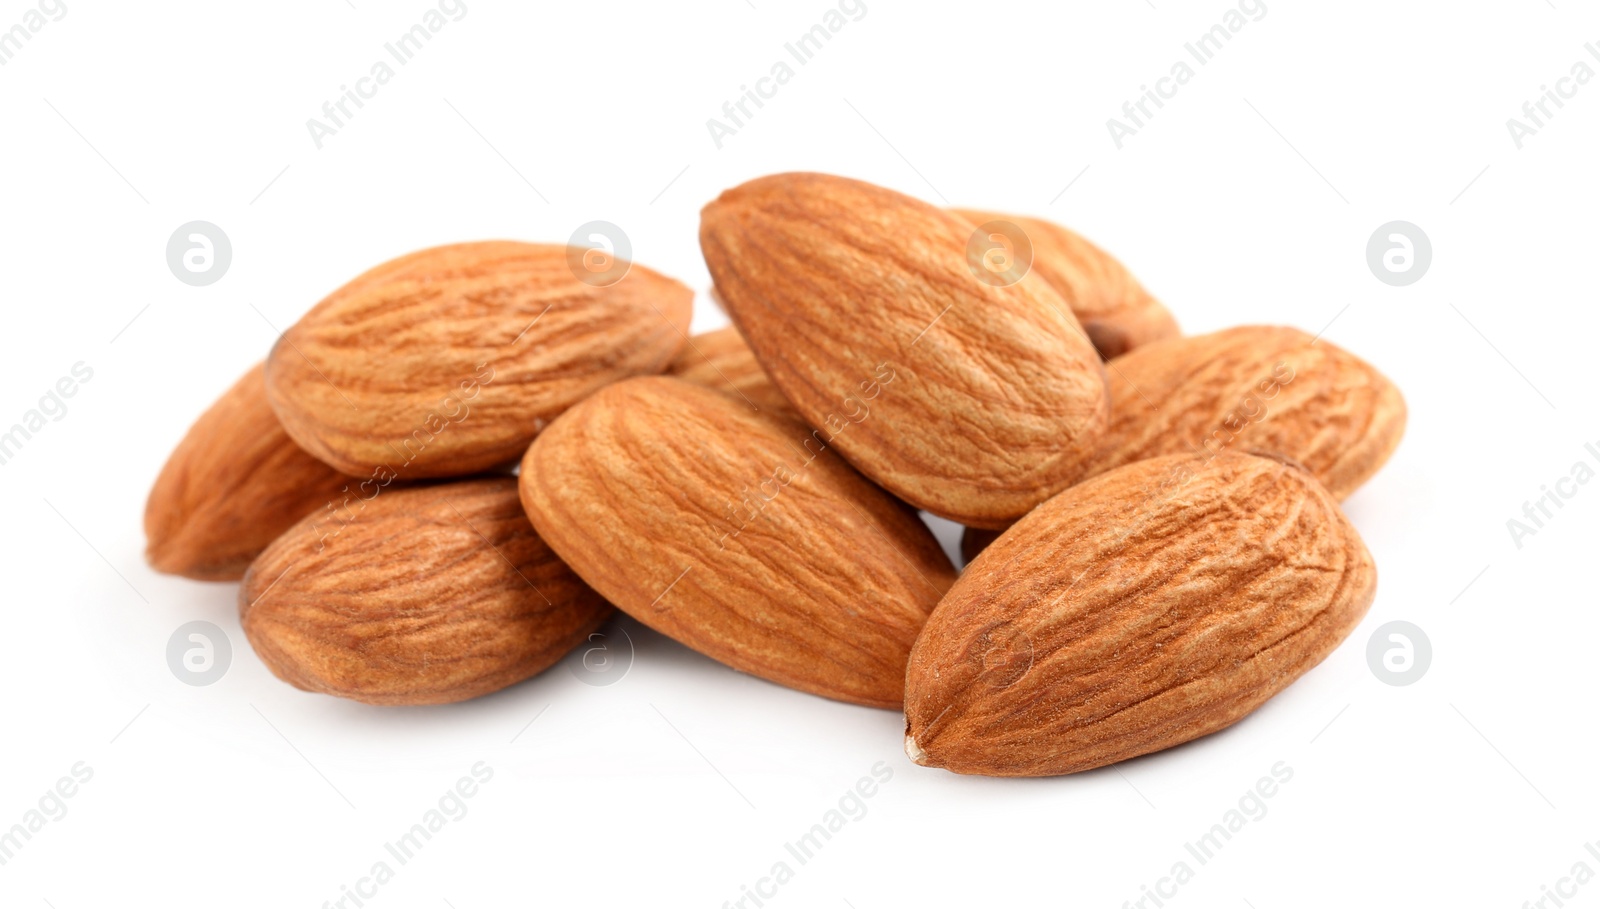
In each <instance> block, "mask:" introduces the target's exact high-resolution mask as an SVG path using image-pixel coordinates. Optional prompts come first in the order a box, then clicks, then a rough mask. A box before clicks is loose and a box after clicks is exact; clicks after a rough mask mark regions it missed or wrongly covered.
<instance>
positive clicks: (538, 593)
mask: <svg viewBox="0 0 1600 909" xmlns="http://www.w3.org/2000/svg"><path fill="white" fill-rule="evenodd" d="M610 613H611V606H610V605H609V604H608V603H606V602H605V601H604V600H602V599H601V598H600V596H599V594H597V593H595V592H594V591H593V590H591V589H590V588H589V587H588V586H587V585H585V584H584V583H583V581H581V580H579V579H578V577H577V575H575V574H573V573H572V571H571V570H570V569H568V568H567V566H566V565H564V564H562V562H561V560H560V559H558V558H556V556H555V554H554V553H552V552H551V551H550V547H548V546H546V545H545V544H544V542H543V541H542V540H540V539H539V537H538V535H537V534H535V533H534V530H533V527H532V526H531V525H530V524H529V523H528V518H527V516H526V515H525V514H524V513H523V510H522V505H521V503H520V502H519V501H518V498H517V481H516V479H515V478H513V477H497V478H491V479H481V480H464V481H460V482H455V483H448V484H443V485H431V486H421V487H413V488H410V489H399V490H395V491H393V492H385V493H382V494H381V495H379V496H377V497H376V498H374V499H373V500H372V501H370V502H368V503H367V504H366V507H365V508H362V509H361V510H360V511H356V512H354V513H353V514H351V515H350V516H348V519H347V520H346V521H345V522H344V523H340V522H339V521H322V520H318V519H317V518H308V519H307V520H305V521H303V522H301V523H300V524H298V525H296V526H295V527H294V528H293V529H291V530H290V531H289V532H288V533H286V534H284V535H283V537H281V538H280V539H279V540H278V541H277V542H275V543H273V544H272V545H271V546H269V547H268V548H267V550H266V551H265V552H263V553H262V554H261V557H260V558H259V559H257V560H256V562H255V564H254V565H252V566H250V571H249V573H248V574H247V575H245V579H244V586H243V587H242V588H241V589H240V591H239V619H240V624H242V625H243V626H244V632H245V635H246V636H247V637H248V638H249V639H250V644H251V646H253V647H254V648H255V651H256V653H257V655H259V656H260V657H261V660H262V662H264V663H266V664H267V667H268V668H269V669H271V670H272V672H273V673H274V674H275V675H277V676H278V677H279V678H281V679H283V680H284V681H286V682H288V683H290V684H291V685H294V686H295V687H297V688H303V689H305V690H307V691H320V692H323V693H325V694H333V695H338V696H339V697H345V698H351V699H353V700H357V701H364V702H366V703H368V704H443V703H449V702H452V701H462V700H466V699H468V698H474V697H477V696H479V695H483V694H488V693H489V692H491V691H497V690H499V689H501V688H504V687H506V686H508V685H512V684H515V683H516V682H520V681H522V680H523V679H526V678H528V677H529V676H532V675H534V674H536V673H538V672H541V671H543V670H544V669H546V668H547V667H549V666H550V665H552V664H553V663H555V662H556V661H558V660H560V659H561V657H562V656H564V655H565V654H566V653H567V652H568V651H570V650H572V648H574V647H576V646H577V645H578V644H579V643H581V642H583V641H584V640H585V639H586V637H587V636H588V635H589V633H590V632H592V631H594V630H595V629H596V628H598V627H599V626H600V623H601V622H603V621H604V620H605V618H606V617H607V616H608V615H610Z"/></svg>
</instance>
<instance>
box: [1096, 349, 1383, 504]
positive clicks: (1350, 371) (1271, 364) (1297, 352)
mask: <svg viewBox="0 0 1600 909" xmlns="http://www.w3.org/2000/svg"><path fill="white" fill-rule="evenodd" d="M1111 410H1112V417H1111V428H1110V429H1109V430H1108V431H1107V432H1106V434H1105V436H1104V437H1103V438H1102V440H1101V449H1100V451H1099V452H1098V453H1097V454H1096V455H1095V458H1094V460H1093V463H1092V465H1091V467H1090V472H1091V473H1099V472H1101V471H1104V470H1108V469H1110V468H1113V467H1118V466H1120V465H1123V464H1127V463H1130V462H1133V461H1138V460H1142V459H1144V458H1151V457H1155V456H1157V455H1165V454H1179V453H1188V452H1207V453H1210V452H1216V451H1221V450H1225V449H1233V450H1236V451H1250V450H1263V451H1273V452H1277V453H1279V454H1282V455H1284V456H1285V457H1288V458H1291V459H1293V460H1295V461H1298V462H1300V463H1301V464H1303V465H1305V467H1306V468H1307V469H1309V470H1310V471H1311V472H1312V473H1314V474H1316V475H1317V479H1319V480H1321V481H1322V483H1323V485H1324V486H1326V487H1328V490H1329V491H1330V492H1332V493H1333V494H1334V496H1335V497H1337V498H1339V499H1341V500H1342V499H1344V498H1345V497H1347V496H1349V495H1350V494H1351V493H1352V492H1354V491H1355V490H1356V487H1358V486H1360V485H1361V484H1362V483H1364V482H1366V481H1367V479H1368V478H1370V477H1371V476H1372V475H1373V474H1375V473H1377V472H1378V468H1380V467H1382V466H1383V463H1384V462H1385V461H1387V460H1388V459H1389V455H1390V454H1392V453H1393V452H1394V449H1395V446H1397V445H1399V444H1400V436H1401V435H1402V434H1403V433H1404V432H1405V425H1406V405H1405V400H1404V399H1403V398H1401V396H1400V391H1399V389H1397V388H1396V387H1395V386H1394V383H1392V382H1390V381H1389V380H1388V379H1387V378H1385V377H1384V376H1383V374H1382V373H1380V372H1378V371H1377V370H1376V369H1374V368H1373V367H1372V366H1370V365H1369V364H1367V363H1366V362H1365V361H1363V360H1361V359H1359V358H1357V357H1356V356H1354V355H1353V354H1350V353H1347V352H1346V351H1344V350H1341V349H1339V348H1338V347H1335V346H1334V345H1332V344H1330V343H1329V342H1327V341H1323V340H1318V339H1315V338H1313V337H1312V336H1311V335H1308V334H1306V333H1305V332H1303V331H1299V330H1298V329H1294V328H1278V327H1271V326H1244V327H1241V328H1231V329H1228V330H1226V331H1219V332H1216V333H1214V334H1209V335H1197V336H1194V337H1188V338H1172V339H1169V340H1166V341H1160V342H1157V343H1154V344H1150V345H1147V346H1145V347H1141V348H1139V349H1138V350H1136V351H1134V352H1133V353H1130V354H1128V355H1127V356H1124V357H1120V358H1118V359H1117V361H1116V362H1115V363H1114V364H1112V369H1111Z"/></svg>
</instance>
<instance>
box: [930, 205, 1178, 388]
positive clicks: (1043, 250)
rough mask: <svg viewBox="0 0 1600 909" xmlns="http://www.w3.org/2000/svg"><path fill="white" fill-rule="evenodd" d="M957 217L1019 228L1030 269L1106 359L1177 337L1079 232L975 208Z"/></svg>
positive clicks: (1129, 278) (1146, 295)
mask: <svg viewBox="0 0 1600 909" xmlns="http://www.w3.org/2000/svg"><path fill="white" fill-rule="evenodd" d="M955 213H956V214H958V215H960V216H961V217H962V218H965V219H966V220H967V221H970V222H971V223H972V224H973V225H975V226H981V225H984V224H987V223H990V222H994V221H1003V222H1009V223H1011V224H1015V225H1016V226H1017V227H1020V228H1021V229H1022V231H1023V233H1025V234H1026V235H1027V237H1028V241H1029V243H1030V244H1031V245H1032V247H1033V268H1034V269H1036V270H1037V271H1038V272H1039V276H1040V277H1042V278H1044V279H1045V281H1047V282H1048V283H1049V284H1050V286H1051V287H1053V288H1055V291H1056V293H1058V294H1060V295H1061V296H1062V298H1063V299H1065V300H1066V301H1067V304H1068V305H1070V306H1071V307H1072V312H1073V315H1076V316H1077V317H1078V321H1079V322H1081V323H1083V330H1084V331H1086V332H1088V334H1089V338H1090V340H1092V341H1094V346H1095V349H1096V350H1098V351H1100V356H1102V357H1104V358H1105V359H1107V360H1109V359H1111V358H1112V357H1120V356H1122V355H1123V354H1125V353H1127V352H1128V351H1130V350H1133V349H1134V348H1136V347H1141V346H1143V345H1145V344H1148V343H1150V342H1151V341H1159V340H1160V339H1162V338H1170V337H1174V336H1176V335H1177V334H1178V321H1177V320H1176V319H1174V318H1173V317H1172V313H1171V312H1169V311H1168V310H1167V308H1166V307H1165V306H1162V305H1161V303H1160V302H1159V301H1158V300H1156V298H1155V297H1152V296H1151V295H1150V292H1149V291H1147V290H1145V289H1144V286H1143V285H1141V284H1140V283H1139V281H1138V279H1136V278H1135V277H1134V276H1133V273H1132V272H1130V271H1128V269H1127V267H1126V266H1124V265H1123V264H1122V263H1121V262H1119V261H1117V260H1116V259H1115V258H1113V257H1112V256H1111V254H1110V253H1108V252H1106V251H1105V250H1103V249H1101V248H1100V247H1098V246H1096V245H1094V244H1093V243H1090V242H1089V241H1088V240H1086V239H1084V238H1083V237H1082V236H1080V235H1079V234H1077V233H1075V232H1073V231H1071V230H1068V229H1067V228H1065V227H1062V226H1061V225H1059V224H1054V223H1052V222H1050V221H1046V220H1044V219H1042V218H1027V217H1023V216H1020V215H1003V214H999V213H996V212H987V211H976V210H974V209H956V210H955Z"/></svg>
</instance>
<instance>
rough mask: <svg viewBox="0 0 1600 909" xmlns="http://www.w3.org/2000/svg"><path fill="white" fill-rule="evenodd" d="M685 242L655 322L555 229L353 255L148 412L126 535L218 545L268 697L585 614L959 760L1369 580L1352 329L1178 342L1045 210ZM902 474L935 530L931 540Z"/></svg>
mask: <svg viewBox="0 0 1600 909" xmlns="http://www.w3.org/2000/svg"><path fill="white" fill-rule="evenodd" d="M700 243H701V247H702V249H703V251H704V253H705V257H706V262H707V264H708V265H709V266H710V270H711V274H712V276H713V278H714V279H715V285H716V286H715V295H716V298H717V299H718V301H719V302H720V303H721V304H722V306H723V307H724V308H725V310H726V312H727V314H728V316H729V317H730V318H731V319H732V322H733V326H734V327H731V328H727V329H723V330H721V331H715V332H711V333H709V334H705V335H699V336H696V337H689V336H688V334H687V329H688V325H689V316H690V310H691V304H692V299H693V294H692V292H691V291H690V290H689V288H687V287H685V286H684V285H683V284H681V283H679V282H677V281H674V280H672V279H671V278H668V277H665V276H663V275H660V274H658V273H656V272H653V271H650V270H649V269H646V268H644V267H642V266H639V265H632V264H630V263H627V262H621V261H600V262H599V263H598V264H597V263H595V262H592V261H590V259H591V257H592V256H599V257H600V259H602V260H604V255H603V254H602V253H601V252H600V251H596V250H584V249H576V248H568V247H566V246H540V245H530V244H525V243H512V242H486V243H464V244H460V245H456V246H446V247H440V248H436V249H428V250H424V251H421V252H417V253H413V254H411V255H408V256H403V257H401V258H399V259H395V260H393V261H391V262H386V263H384V264H382V265H379V266H378V267H376V268H374V269H372V270H371V271H368V272H366V273H365V274H362V275H360V276H359V277H357V278H355V279H354V280H352V281H350V282H349V283H348V284H346V285H345V286H344V287H341V288H339V289H338V290H336V291H334V292H333V294H331V295H330V296H329V297H328V298H327V299H325V300H323V301H322V302H321V303H319V304H318V305H317V306H315V307H314V308H312V309H311V310H310V312H308V313H307V314H306V315H305V317H304V318H302V319H301V320H300V321H299V322H298V323H296V324H295V325H294V326H293V327H291V328H290V329H289V330H288V331H286V332H284V334H283V336H282V337H281V338H280V339H279V340H278V342H277V344H276V345H275V346H274V347H273V349H272V351H271V353H270V354H269V355H268V356H267V359H266V362H265V363H264V364H262V365H258V366H256V367H254V368H253V369H251V370H250V371H249V372H248V373H246V374H245V376H244V377H243V378H242V379H240V380H239V382H238V384H237V385H235V386H234V387H233V388H232V389H230V390H229V391H228V392H227V393H226V394H224V395H223V397H222V399H221V400H219V401H218V402H217V403H216V404H215V405H213V406H212V408H211V409H210V410H209V411H207V412H206V413H205V414H204V415H202V416H201V417H200V419H199V421H198V422H196V423H195V425H194V427H193V428H192V429H190V431H189V434H188V435H187V436H186V437H185V438H184V440H183V441H182V442H181V443H180V444H179V445H178V448H177V450H176V451H175V452H174V453H173V454H172V457H171V459H170V460H169V461H168V463H167V465H166V467H165V469H164V470H163V471H162V473H161V475H160V478H159V479H158V480H157V481H156V484H155V488H154V489H153V490H152V492H151V495H150V501H149V505H148V508H147V510H146V514H145V528H146V532H147V534H148V536H149V559H150V562H151V564H152V565H154V566H155V567H156V568H157V569H159V570H161V571H164V572H170V573H174V574H180V575H185V576H188V577H192V578H199V579H206V580H233V579H239V578H243V584H242V586H241V589H240V592H239V613H240V621H241V624H242V626H243V629H244V632H245V634H246V635H247V636H248V638H249V640H250V643H251V645H252V646H253V647H254V649H255V652H256V653H257V654H258V655H259V656H260V658H261V659H262V661H263V662H265V663H266V665H267V666H268V667H269V668H270V669H271V670H272V671H273V672H274V673H276V674H277V675H278V676H279V677H280V678H282V679H284V680H285V681H287V682H289V683H290V684H293V685H295V686H298V687H300V688H303V689H307V690H310V691H320V692H326V693H328V694H335V695H339V696H342V697H347V698H353V699H355V700H358V701H364V702H367V703H372V704H433V703H443V702H450V701H459V700H463V699H466V698H471V697H476V696H478V695H482V694H486V693H488V692H491V691H495V690H498V689H500V688H504V687H506V686H508V685H512V684H515V683H517V682H519V681H522V680H523V679H526V678H528V677H530V676H532V675H535V674H536V673H539V672H541V671H543V670H545V669H547V668H548V667H550V666H551V665H552V664H554V663H556V662H557V661H558V660H560V659H561V658H562V657H563V656H564V655H565V654H567V653H568V652H569V651H571V650H572V649H573V648H574V647H576V646H578V645H579V644H580V643H582V642H583V641H585V640H586V638H587V637H588V636H589V635H590V634H591V633H593V632H594V631H595V630H596V629H597V628H598V627H599V626H600V625H601V623H603V622H604V621H605V620H606V619H607V617H608V616H609V615H610V614H611V612H612V610H613V609H620V610H622V611H623V612H625V613H627V614H628V615H630V616H632V617H634V618H635V619H637V620H638V621H640V622H642V623H644V624H645V625H648V626H650V627H651V628H654V629H656V630H658V631H660V632H661V633H663V634H665V635H668V636H670V637H672V638H674V639H675V640H677V641H680V642H682V643H683V644H685V645H687V646H689V647H691V648H693V649H695V650H697V651H699V652H701V653H703V654H706V655H707V656H710V657H712V658H714V659H717V660H720V661H722V662H723V663H726V664H727V665H729V666H732V667H734V668H736V669H739V670H741V671H744V672H748V673H750V674H752V675H756V676H760V677H762V678H764V679H768V680H771V681H773V682H776V683H778V684H781V685H787V686H790V687H792V688H796V689H799V690H801V691H807V692H811V693H813V694H818V695H821V696H823V697H828V698H835V699H838V700H841V701H848V702H850V703H854V704H864V705H869V706H873V707H882V708H889V709H904V711H905V716H906V739H905V748H906V752H907V754H909V755H910V757H911V758H912V760H914V761H916V762H917V763H919V764H923V765H926V766H932V767H945V768H948V769H950V770H953V771H957V772H960V773H977V774H988V775H995V776H1041V775H1050V774H1061V773H1072V772H1075V771H1079V770H1086V769H1089V768H1092V767H1100V766H1103V765H1106V764H1110V763H1113V762H1115V761H1120V760H1123V759H1125V758H1129V757H1133V756H1136V755H1140V754H1146V753H1148V752H1151V751H1155V750H1158V749H1162V748H1167V747H1170V746H1172V745H1176V744H1179V743H1181V742H1186V741H1189V740H1191V739H1194V738H1197V737H1199V736H1203V735H1206V734H1207V733H1211V732H1216V731H1217V730H1219V729H1222V728H1224V727H1226V726H1228V725H1230V724H1232V723H1234V722H1236V721H1237V720H1239V719H1240V718H1242V717H1244V716H1245V715H1246V714H1248V713H1249V712H1250V711H1252V710H1254V709H1255V708H1256V707H1258V706H1260V705H1261V704H1262V703H1263V702H1264V701H1266V700H1267V699H1268V698H1270V697H1272V696H1273V695H1274V694H1276V693H1277V692H1279V691H1281V690H1283V689H1284V688H1285V687H1286V686H1288V685H1289V684H1290V683H1291V682H1293V681H1294V680H1295V679H1296V678H1298V677H1299V676H1300V675H1302V674H1303V673H1305V672H1306V671H1307V670H1309V669H1310V668H1311V667H1313V666H1315V665H1316V664H1317V663H1318V662H1320V661H1321V660H1322V659H1323V658H1324V657H1326V656H1327V655H1328V654H1329V653H1330V652H1331V651H1332V650H1333V649H1334V648H1335V647H1336V646H1338V644H1339V642H1340V641H1342V640H1343V639H1344V638H1345V637H1346V636H1347V635H1349V633H1350V632H1351V630H1352V629H1353V628H1354V627H1355V626H1356V624H1357V623H1358V622H1359V621H1360V620H1361V618H1362V616H1363V614H1364V613H1365V612H1366V610H1367V608H1368V606H1369V605H1370V604H1371V602H1372V597H1373V591H1374V589H1375V585H1376V574H1375V571H1374V568H1373V564H1372V557H1371V555H1370V554H1369V553H1368V552H1367V549H1366V546H1365V545H1364V544H1363V543H1362V541H1361V538H1360V536H1359V535H1358V534H1357V533H1356V531H1355V528H1354V527H1352V526H1351V524H1350V522H1349V520H1348V519H1347V518H1346V517H1345V515H1344V513H1343V512H1342V511H1341V510H1340V507H1339V501H1340V500H1341V499H1343V498H1344V497H1345V496H1348V495H1349V494H1350V493H1351V492H1352V491H1353V490H1355V489H1356V488H1357V487H1358V486H1360V485H1361V483H1362V482H1364V481H1365V480H1366V479H1367V478H1368V477H1370V476H1372V474H1373V473H1374V472H1376V471H1377V470H1378V468H1379V467H1380V466H1381V465H1382V464H1383V462H1384V461H1385V460H1386V459H1387V458H1388V457H1389V455H1390V453H1391V452H1393V451H1394V448H1395V446H1396V445H1397V444H1398V442H1399V440H1400V435H1401V433H1402V431H1403V428H1404V424H1405V405H1404V402H1403V401H1402V399H1401V397H1400V394H1399V392H1398V391H1397V390H1396V389H1395V387H1394V385H1393V384H1391V383H1390V382H1389V381H1388V380H1387V379H1385V378H1384V377H1383V376H1382V375H1381V374H1379V373H1378V371H1377V370H1375V369H1373V368H1372V367H1371V366H1369V365H1368V364H1366V363H1365V362H1363V361H1362V360H1360V359H1357V358H1356V357H1355V356H1353V355H1351V354H1349V353H1346V352H1345V351H1343V350H1340V349H1339V348H1337V347H1335V346H1333V345H1332V344H1329V343H1328V342H1326V341H1321V340H1318V339H1315V338H1312V337H1311V336H1309V335H1307V334H1305V333H1304V332H1301V331H1297V330H1295V329H1292V328H1276V327H1243V328H1235V329H1231V330H1228V331H1222V332H1217V333H1216V334H1210V335H1202V336H1191V337H1186V336H1183V335H1181V334H1180V333H1179V330H1178V326H1177V323H1176V321H1175V320H1174V319H1173V317H1172V315H1171V313H1169V312H1168V311H1167V309H1166V308H1165V307H1163V306H1162V305H1161V304H1160V303H1159V302H1157V301H1156V300H1155V299H1154V298H1153V297H1152V296H1151V295H1150V294H1149V293H1147V292H1146V291H1145V290H1144V289H1143V288H1142V287H1141V286H1140V284H1139V283H1138V281H1136V280H1135V279H1134V278H1133V276H1132V275H1131V274H1130V273H1129V272H1128V271H1127V270H1126V269H1125V268H1123V266H1122V265H1121V264H1119V263H1118V262H1117V261H1116V260H1114V259H1112V258H1111V257H1110V256H1109V255H1107V254H1106V253H1105V252H1103V251H1101V250H1100V249H1099V248H1097V247H1095V246H1094V245H1092V244H1090V243H1089V242H1088V241H1086V240H1084V239H1083V238H1082V237H1080V236H1078V235H1077V234H1075V233H1073V232H1071V231H1069V230H1066V229H1065V228H1062V227H1058V226H1056V225H1054V224H1050V223H1047V222H1044V221H1038V220H1033V219H1027V218H1019V217H1008V216H1005V215H997V214H990V213H984V212H974V211H945V210H942V209H939V208H935V207H933V206H930V205H927V204H924V203H922V202H919V201H917V200H915V199H912V198H909V197H907V196H903V195H900V194H898V193H895V192H892V191H890V190H886V189H882V188H879V187H876V186H872V185H870V184H866V183H861V182H858V181H855V180H848V179H843V178H839V177H831V176H823V175H818V174H781V175H777V176H771V177H765V178H762V179H759V180H754V181H751V182H749V183H746V184H744V185H742V186H739V187H736V188H734V189H731V190H729V191H727V192H725V193H723V194H722V196H721V198H719V199H717V200H716V201H715V202H712V203H711V204H710V205H708V206H706V208H705V210H704V211H703V212H702V217H701V226H700ZM512 468H517V469H515V470H513V469H512ZM918 509H920V510H923V511H926V512H928V513H930V514H933V515H938V516H940V517H943V518H947V519H950V520H953V521H957V522H960V523H962V524H964V525H966V526H967V527H968V528H969V529H968V531H967V535H966V538H965V539H964V540H963V550H964V551H965V554H966V555H967V557H968V558H969V559H970V563H969V564H968V565H967V566H966V568H965V569H964V570H962V571H960V572H959V573H958V572H957V570H956V568H955V566H953V565H952V564H951V561H950V559H949V558H948V557H947V556H946V555H945V553H944V551H943V550H942V549H941V548H940V546H939V544H938V542H937V541H936V540H935V538H934V536H933V534H932V532H931V531H930V530H929V529H928V525H926V524H925V523H924V522H923V521H922V520H921V519H920V518H919V516H918V514H917V510H918Z"/></svg>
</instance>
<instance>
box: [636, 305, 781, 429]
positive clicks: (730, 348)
mask: <svg viewBox="0 0 1600 909" xmlns="http://www.w3.org/2000/svg"><path fill="white" fill-rule="evenodd" d="M667 375H670V376H677V377H678V378H680V379H683V380H684V381H685V382H693V383H694V384H696V385H704V386H705V387H707V388H715V389H717V390H719V391H725V392H727V393H728V394H731V395H733V396H734V397H736V398H738V399H739V400H741V401H743V402H744V403H746V404H748V405H750V407H751V408H752V409H755V410H770V411H777V412H779V413H780V414H784V415H788V416H791V417H795V418H796V419H798V415H797V414H795V412H794V408H793V407H792V406H790V404H789V399H788V398H785V397H784V396H783V392H781V391H779V390H778V387H777V386H776V385H773V384H772V380H771V379H770V378H768V377H767V371H766V370H764V369H762V368H761V363H760V362H759V361H757V360H756V355H755V354H753V353H751V352H750V345H748V344H746V343H745V342H744V338H743V336H741V335H740V334H739V329H737V328H734V327H733V326H731V325H730V326H728V327H727V328H719V329H717V330H716V331H709V332H706V333H705V334H699V335H695V336H694V337H692V338H690V339H689V343H687V344H685V345H684V346H683V350H681V351H679V352H678V358H677V359H676V360H673V361H672V365H670V366H668V367H667Z"/></svg>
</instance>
